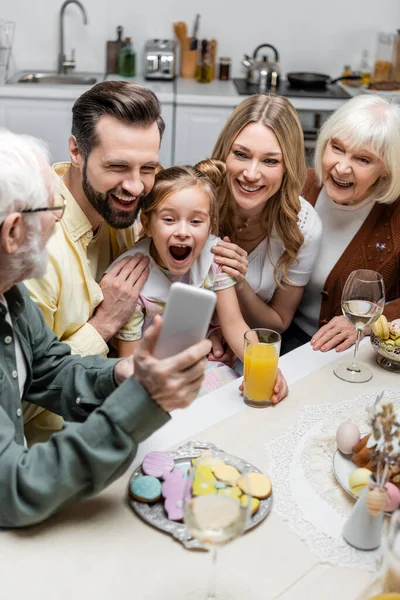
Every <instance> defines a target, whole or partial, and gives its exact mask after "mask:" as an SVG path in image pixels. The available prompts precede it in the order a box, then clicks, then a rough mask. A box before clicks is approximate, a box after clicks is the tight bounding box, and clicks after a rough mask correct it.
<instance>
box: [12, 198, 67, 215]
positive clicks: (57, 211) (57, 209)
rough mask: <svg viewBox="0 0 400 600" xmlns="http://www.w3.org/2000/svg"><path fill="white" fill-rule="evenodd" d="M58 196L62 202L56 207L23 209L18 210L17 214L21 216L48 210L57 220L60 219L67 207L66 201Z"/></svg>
mask: <svg viewBox="0 0 400 600" xmlns="http://www.w3.org/2000/svg"><path fill="white" fill-rule="evenodd" d="M59 196H60V198H61V200H62V202H61V203H60V204H57V205H56V206H44V207H43V208H25V209H24V210H20V211H19V212H20V213H23V214H27V213H38V212H47V211H48V210H51V211H53V212H54V214H55V216H56V217H57V219H62V217H63V214H64V211H65V207H66V206H67V200H66V198H64V196H62V195H61V194H59Z"/></svg>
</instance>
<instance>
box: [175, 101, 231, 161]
mask: <svg viewBox="0 0 400 600" xmlns="http://www.w3.org/2000/svg"><path fill="white" fill-rule="evenodd" d="M238 103H239V99H238ZM232 110H233V107H230V106H229V107H221V106H196V105H194V106H193V105H190V106H186V105H180V104H178V106H177V107H176V117H175V148H174V149H175V152H174V162H175V164H178V165H182V164H186V165H187V164H189V165H194V164H195V163H197V162H198V161H199V160H202V159H203V158H207V157H209V156H210V155H211V152H212V150H213V148H214V144H215V142H216V141H217V138H218V135H219V133H220V131H221V129H222V128H223V126H224V125H225V123H226V121H227V120H228V117H229V116H230V115H231V113H232Z"/></svg>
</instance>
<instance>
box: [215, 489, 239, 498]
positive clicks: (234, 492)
mask: <svg viewBox="0 0 400 600" xmlns="http://www.w3.org/2000/svg"><path fill="white" fill-rule="evenodd" d="M217 494H220V495H221V496H226V497H227V498H233V499H234V500H239V498H240V496H241V495H242V490H241V489H239V488H238V486H237V485H235V486H234V487H231V486H228V487H226V488H224V489H222V490H218V491H217Z"/></svg>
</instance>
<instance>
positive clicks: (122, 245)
mask: <svg viewBox="0 0 400 600" xmlns="http://www.w3.org/2000/svg"><path fill="white" fill-rule="evenodd" d="M69 168H70V163H57V164H56V165H54V169H55V171H56V173H57V174H58V175H59V176H60V177H62V176H63V175H65V173H66V172H67V171H68V169H69ZM62 193H63V195H64V197H65V198H66V199H67V206H66V209H65V213H64V216H63V218H62V220H61V221H60V222H59V223H57V225H56V228H55V232H54V235H53V236H52V237H51V239H50V240H49V242H48V245H47V250H48V255H49V264H48V269H47V273H46V275H45V276H44V277H43V278H42V279H30V280H29V281H27V282H26V286H27V288H28V291H29V294H30V296H31V297H32V299H33V300H34V301H35V302H36V304H37V305H38V306H39V308H40V310H41V311H42V313H43V316H44V318H45V321H46V323H47V325H48V326H49V327H50V328H51V329H52V330H53V331H54V333H55V334H56V335H57V337H58V339H59V340H60V341H62V342H67V344H69V345H70V346H71V350H72V353H73V354H81V355H82V356H85V355H89V354H102V355H104V356H106V355H107V353H108V346H107V344H106V342H105V341H104V340H103V338H102V337H101V335H100V334H99V333H98V331H97V330H96V329H95V328H94V327H92V326H91V325H90V324H89V323H88V320H89V319H90V318H91V317H92V316H93V313H94V311H95V309H96V307H97V306H98V305H99V304H100V302H101V301H102V300H103V293H102V291H101V287H100V286H99V284H98V283H97V282H96V280H95V278H94V276H93V274H92V272H91V267H90V264H89V260H88V247H89V245H90V242H91V240H92V238H93V230H92V226H91V224H90V221H89V219H88V218H87V217H86V215H85V213H84V212H83V210H82V209H81V207H80V206H79V204H78V203H77V202H76V200H75V199H74V197H73V196H72V194H71V192H70V191H69V190H68V189H67V187H66V186H64V189H63V192H62ZM101 236H102V240H101V245H99V244H97V247H98V248H99V251H100V249H101V247H102V246H103V244H107V243H108V244H109V248H107V252H108V251H109V255H110V259H111V260H110V263H111V262H112V261H113V260H114V259H115V258H117V256H119V255H120V254H121V253H122V252H125V250H127V249H128V248H131V246H133V244H134V243H135V241H136V240H137V237H138V230H137V225H136V224H134V225H132V226H131V227H128V228H126V229H113V228H112V227H110V226H109V225H107V224H106V223H103V225H102V227H101Z"/></svg>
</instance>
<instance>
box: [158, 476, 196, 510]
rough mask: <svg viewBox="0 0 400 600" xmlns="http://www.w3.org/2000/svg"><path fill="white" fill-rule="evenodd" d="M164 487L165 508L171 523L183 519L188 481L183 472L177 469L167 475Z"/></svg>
mask: <svg viewBox="0 0 400 600" xmlns="http://www.w3.org/2000/svg"><path fill="white" fill-rule="evenodd" d="M164 477H165V481H164V483H163V485H162V495H163V496H164V498H165V502H164V508H165V510H166V513H167V515H168V519H170V520H171V521H181V520H182V519H183V505H184V497H185V489H186V488H188V487H189V486H188V484H187V481H186V480H185V476H184V473H183V471H182V470H180V469H176V470H174V471H172V473H165V475H164Z"/></svg>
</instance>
